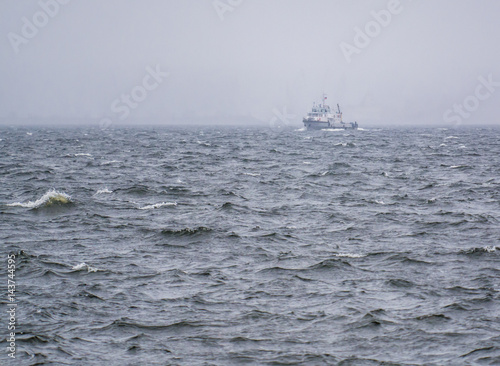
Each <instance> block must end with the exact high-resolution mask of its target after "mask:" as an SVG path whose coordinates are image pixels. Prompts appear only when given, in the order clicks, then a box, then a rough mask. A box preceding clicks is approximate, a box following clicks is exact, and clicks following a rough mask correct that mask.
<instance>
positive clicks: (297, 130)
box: [295, 127, 307, 132]
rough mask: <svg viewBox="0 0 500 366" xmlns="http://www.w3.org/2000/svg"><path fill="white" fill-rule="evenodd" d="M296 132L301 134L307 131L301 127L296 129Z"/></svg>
mask: <svg viewBox="0 0 500 366" xmlns="http://www.w3.org/2000/svg"><path fill="white" fill-rule="evenodd" d="M295 131H296V132H303V131H307V128H305V127H302V128H298V129H296V130H295Z"/></svg>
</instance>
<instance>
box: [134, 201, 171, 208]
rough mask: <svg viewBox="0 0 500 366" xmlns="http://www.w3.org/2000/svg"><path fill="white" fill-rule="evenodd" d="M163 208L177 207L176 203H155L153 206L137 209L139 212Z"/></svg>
mask: <svg viewBox="0 0 500 366" xmlns="http://www.w3.org/2000/svg"><path fill="white" fill-rule="evenodd" d="M165 206H177V202H162V203H155V204H154V205H148V206H144V207H139V210H154V209H156V208H161V207H165Z"/></svg>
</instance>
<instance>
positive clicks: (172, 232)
mask: <svg viewBox="0 0 500 366" xmlns="http://www.w3.org/2000/svg"><path fill="white" fill-rule="evenodd" d="M212 231H213V230H212V229H210V228H208V227H204V226H200V227H197V228H194V229H192V228H184V229H163V230H161V234H162V235H163V236H193V235H197V234H205V233H210V232H212Z"/></svg>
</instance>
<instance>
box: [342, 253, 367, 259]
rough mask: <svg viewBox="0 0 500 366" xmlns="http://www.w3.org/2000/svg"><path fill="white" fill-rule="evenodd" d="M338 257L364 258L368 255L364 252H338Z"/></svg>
mask: <svg viewBox="0 0 500 366" xmlns="http://www.w3.org/2000/svg"><path fill="white" fill-rule="evenodd" d="M335 256H336V257H339V258H363V257H366V255H364V254H356V253H337V254H335Z"/></svg>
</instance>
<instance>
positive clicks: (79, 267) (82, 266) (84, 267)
mask: <svg viewBox="0 0 500 366" xmlns="http://www.w3.org/2000/svg"><path fill="white" fill-rule="evenodd" d="M71 269H72V270H73V271H85V270H86V271H87V272H97V271H98V269H97V268H95V267H91V266H89V265H88V264H87V263H85V262H83V263H80V264H77V265H76V266H73V267H72V268H71Z"/></svg>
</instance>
